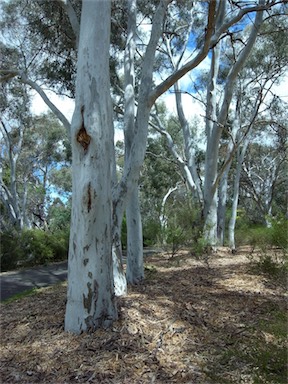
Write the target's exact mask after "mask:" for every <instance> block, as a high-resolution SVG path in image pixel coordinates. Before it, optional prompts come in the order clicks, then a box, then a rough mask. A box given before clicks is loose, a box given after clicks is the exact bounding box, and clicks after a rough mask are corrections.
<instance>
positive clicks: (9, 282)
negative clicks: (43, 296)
mask: <svg viewBox="0 0 288 384" xmlns="http://www.w3.org/2000/svg"><path fill="white" fill-rule="evenodd" d="M0 278H1V291H0V298H1V301H2V300H6V299H8V298H9V297H11V296H13V295H16V294H17V293H22V292H24V291H27V290H28V289H32V288H41V287H47V286H49V285H53V284H56V283H59V282H61V281H65V280H66V279H67V261H61V262H59V263H53V264H50V265H47V266H40V267H39V266H38V267H34V268H30V269H23V270H19V271H10V272H3V273H0Z"/></svg>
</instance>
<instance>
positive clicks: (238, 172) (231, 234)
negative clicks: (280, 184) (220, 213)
mask: <svg viewBox="0 0 288 384" xmlns="http://www.w3.org/2000/svg"><path fill="white" fill-rule="evenodd" d="M248 142H249V140H248V138H246V139H244V141H243V145H242V148H241V149H240V148H238V151H237V165H236V172H235V178H234V185H233V188H234V190H233V200H232V208H231V217H230V220H229V225H228V238H229V247H230V248H231V249H232V250H234V249H235V248H236V244H235V225H236V219H237V208H238V199H239V186H240V177H241V169H242V163H243V160H244V157H245V153H246V150H247V147H248Z"/></svg>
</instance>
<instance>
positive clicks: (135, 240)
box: [126, 188, 144, 284]
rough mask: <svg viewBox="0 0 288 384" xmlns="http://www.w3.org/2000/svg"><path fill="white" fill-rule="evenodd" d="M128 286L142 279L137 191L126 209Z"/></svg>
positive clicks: (141, 250)
mask: <svg viewBox="0 0 288 384" xmlns="http://www.w3.org/2000/svg"><path fill="white" fill-rule="evenodd" d="M126 222H127V267H126V278H127V283H128V284H138V283H139V282H140V281H141V280H143V278H144V266H143V235H142V221H141V214H140V202H139V196H138V189H136V188H135V189H133V191H132V193H131V194H130V197H129V203H128V205H127V208H126Z"/></svg>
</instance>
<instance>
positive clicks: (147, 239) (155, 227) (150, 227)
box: [143, 218, 161, 247]
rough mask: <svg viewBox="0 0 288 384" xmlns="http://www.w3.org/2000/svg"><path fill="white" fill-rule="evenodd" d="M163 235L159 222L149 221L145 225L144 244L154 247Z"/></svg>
mask: <svg viewBox="0 0 288 384" xmlns="http://www.w3.org/2000/svg"><path fill="white" fill-rule="evenodd" d="M160 234H161V226H160V223H159V220H158V221H155V220H154V219H152V218H151V219H148V220H146V222H145V223H144V224H143V244H144V246H146V247H147V246H148V247H149V246H153V245H155V244H157V242H158V240H159V237H160Z"/></svg>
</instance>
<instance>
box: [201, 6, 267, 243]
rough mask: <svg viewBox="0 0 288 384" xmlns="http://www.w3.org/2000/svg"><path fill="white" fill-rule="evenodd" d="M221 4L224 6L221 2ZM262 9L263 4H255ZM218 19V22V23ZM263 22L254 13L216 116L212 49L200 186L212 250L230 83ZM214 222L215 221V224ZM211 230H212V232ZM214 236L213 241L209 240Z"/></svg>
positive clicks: (215, 55)
mask: <svg viewBox="0 0 288 384" xmlns="http://www.w3.org/2000/svg"><path fill="white" fill-rule="evenodd" d="M223 3H224V2H223ZM259 3H260V5H264V0H260V1H259ZM219 21H220V19H218V22H219ZM262 22H263V11H258V12H257V14H256V17H255V22H254V24H253V27H252V29H251V32H250V35H249V38H248V40H247V43H246V46H245V48H244V49H243V50H242V51H241V53H240V55H239V57H238V58H237V60H236V62H235V63H234V65H233V66H232V67H231V69H230V71H229V75H228V76H227V80H226V85H225V90H224V96H223V102H222V104H221V108H220V111H219V114H218V115H217V114H216V99H215V89H216V80H217V74H218V70H219V55H220V44H218V45H217V46H216V47H215V48H214V49H213V54H212V61H211V70H210V82H209V87H208V92H207V111H206V135H207V149H206V158H205V184H204V218H205V228H204V234H205V238H206V240H207V242H208V243H209V244H210V245H212V246H214V245H215V244H217V198H216V195H217V188H218V182H219V179H218V156H219V143H220V139H221V134H222V131H223V127H224V126H225V124H226V122H227V117H228V111H229V107H230V104H231V100H232V96H233V90H234V83H235V79H236V77H237V75H238V74H239V72H240V71H241V69H242V68H243V66H244V64H245V62H246V60H247V59H248V57H249V54H250V52H251V50H252V48H253V46H254V44H255V41H256V38H257V34H258V31H259V28H260V26H261V24H262ZM215 219H216V221H215ZM211 226H216V227H215V228H212V227H211ZM211 236H215V237H211Z"/></svg>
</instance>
